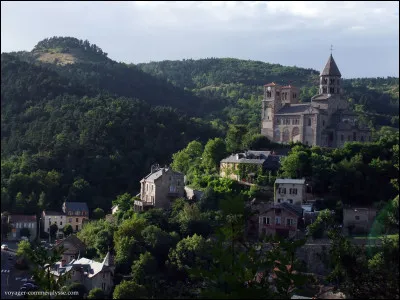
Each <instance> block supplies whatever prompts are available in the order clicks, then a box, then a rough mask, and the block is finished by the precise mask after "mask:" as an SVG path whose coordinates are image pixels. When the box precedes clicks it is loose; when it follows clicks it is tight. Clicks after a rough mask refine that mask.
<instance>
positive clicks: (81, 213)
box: [62, 202, 89, 232]
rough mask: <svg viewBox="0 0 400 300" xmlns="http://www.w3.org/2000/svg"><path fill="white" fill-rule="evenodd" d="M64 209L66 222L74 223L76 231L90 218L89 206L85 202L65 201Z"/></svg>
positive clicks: (73, 227)
mask: <svg viewBox="0 0 400 300" xmlns="http://www.w3.org/2000/svg"><path fill="white" fill-rule="evenodd" d="M62 211H63V213H64V214H65V215H66V222H67V223H68V224H71V225H72V229H73V230H74V232H77V231H80V230H81V229H82V224H83V223H84V222H85V221H87V220H89V208H88V206H87V204H86V203H85V202H64V203H63V206H62Z"/></svg>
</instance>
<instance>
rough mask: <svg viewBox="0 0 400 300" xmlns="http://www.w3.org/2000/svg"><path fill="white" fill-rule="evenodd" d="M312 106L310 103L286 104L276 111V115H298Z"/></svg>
mask: <svg viewBox="0 0 400 300" xmlns="http://www.w3.org/2000/svg"><path fill="white" fill-rule="evenodd" d="M310 107H311V104H310V103H302V104H291V105H285V106H284V107H282V108H281V109H280V110H279V111H278V112H277V113H276V115H288V114H295V115H298V114H301V113H304V112H305V111H306V110H307V109H309V108H310Z"/></svg>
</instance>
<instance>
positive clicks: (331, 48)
mask: <svg viewBox="0 0 400 300" xmlns="http://www.w3.org/2000/svg"><path fill="white" fill-rule="evenodd" d="M332 51H333V45H331V55H332Z"/></svg>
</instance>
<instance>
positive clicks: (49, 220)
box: [41, 211, 67, 237]
mask: <svg viewBox="0 0 400 300" xmlns="http://www.w3.org/2000/svg"><path fill="white" fill-rule="evenodd" d="M51 224H56V225H57V227H58V233H57V237H63V236H64V233H63V229H64V226H65V225H66V224H67V217H66V215H65V214H63V213H61V212H56V211H43V214H42V224H41V226H43V231H44V232H47V233H49V234H50V226H51Z"/></svg>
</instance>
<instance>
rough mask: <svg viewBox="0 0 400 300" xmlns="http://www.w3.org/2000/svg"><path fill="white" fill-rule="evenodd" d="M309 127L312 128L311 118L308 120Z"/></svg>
mask: <svg viewBox="0 0 400 300" xmlns="http://www.w3.org/2000/svg"><path fill="white" fill-rule="evenodd" d="M308 126H311V118H308Z"/></svg>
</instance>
